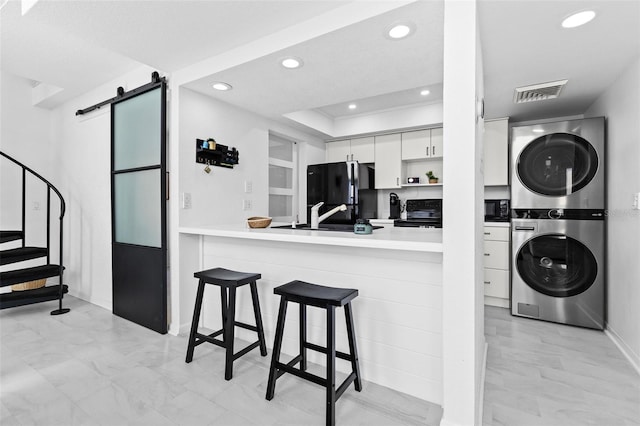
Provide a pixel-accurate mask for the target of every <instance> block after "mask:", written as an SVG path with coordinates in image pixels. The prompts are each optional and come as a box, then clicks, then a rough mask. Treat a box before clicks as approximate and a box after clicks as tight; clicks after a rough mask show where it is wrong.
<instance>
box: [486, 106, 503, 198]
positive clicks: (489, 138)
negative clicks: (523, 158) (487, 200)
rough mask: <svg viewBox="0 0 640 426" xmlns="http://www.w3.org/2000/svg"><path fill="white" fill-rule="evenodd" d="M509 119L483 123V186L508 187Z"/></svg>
mask: <svg viewBox="0 0 640 426" xmlns="http://www.w3.org/2000/svg"><path fill="white" fill-rule="evenodd" d="M508 152H509V119H508V118H501V119H498V120H492V121H485V122H484V184H485V186H490V185H503V186H506V185H509V158H508Z"/></svg>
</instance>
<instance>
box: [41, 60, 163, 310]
mask: <svg viewBox="0 0 640 426" xmlns="http://www.w3.org/2000/svg"><path fill="white" fill-rule="evenodd" d="M153 71H154V70H153V69H151V68H148V67H140V68H139V69H137V70H136V71H134V72H131V73H128V74H126V75H124V76H122V77H120V78H118V79H116V80H114V81H111V82H109V83H107V84H104V85H103V86H100V87H98V88H96V89H94V90H92V91H91V92H88V93H86V94H84V95H82V96H79V97H77V98H75V99H73V100H71V101H68V102H66V103H65V104H63V105H62V106H60V107H58V108H56V109H55V110H54V111H53V113H52V114H53V120H54V126H53V127H54V128H53V137H54V139H55V146H56V149H55V151H54V152H53V153H52V154H53V158H54V161H55V164H56V168H57V173H58V176H59V181H60V183H61V187H60V190H61V192H62V193H63V196H64V197H65V199H66V201H67V220H66V224H65V227H66V232H65V238H66V241H65V257H66V259H67V260H66V267H67V270H66V272H65V277H66V278H65V281H66V283H67V284H68V285H69V293H70V294H72V295H74V296H77V297H80V298H82V299H84V300H87V301H89V302H91V303H94V304H96V305H99V306H102V307H104V308H106V309H109V310H110V309H111V308H112V279H111V189H110V188H111V181H110V175H111V121H110V120H111V114H110V107H109V106H105V107H103V108H101V109H99V110H96V111H93V112H90V113H88V114H86V115H84V116H76V115H75V112H76V111H77V110H78V109H83V108H86V107H88V106H91V105H94V104H96V103H99V102H101V101H104V100H106V99H110V98H112V97H114V96H115V95H116V89H117V87H119V86H122V87H124V88H125V90H131V89H134V88H136V87H138V86H141V85H143V84H146V83H149V82H150V81H151V73H152V72H153Z"/></svg>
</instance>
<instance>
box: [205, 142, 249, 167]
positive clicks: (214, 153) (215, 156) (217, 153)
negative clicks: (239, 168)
mask: <svg viewBox="0 0 640 426" xmlns="http://www.w3.org/2000/svg"><path fill="white" fill-rule="evenodd" d="M239 156H240V152H239V151H238V150H237V149H235V148H229V147H228V146H226V145H222V144H219V143H216V141H215V139H213V138H209V139H207V140H204V139H196V163H201V164H207V165H209V166H219V167H226V168H228V169H233V166H234V165H236V164H238V157H239Z"/></svg>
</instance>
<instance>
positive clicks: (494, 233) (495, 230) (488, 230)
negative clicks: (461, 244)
mask: <svg viewBox="0 0 640 426" xmlns="http://www.w3.org/2000/svg"><path fill="white" fill-rule="evenodd" d="M510 234H511V228H507V227H497V226H485V227H484V240H485V241H506V242H509V235H510Z"/></svg>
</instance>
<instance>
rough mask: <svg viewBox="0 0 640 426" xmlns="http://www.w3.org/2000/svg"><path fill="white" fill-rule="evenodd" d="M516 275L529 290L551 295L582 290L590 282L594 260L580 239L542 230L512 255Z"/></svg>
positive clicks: (593, 279) (591, 281)
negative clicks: (514, 260)
mask: <svg viewBox="0 0 640 426" xmlns="http://www.w3.org/2000/svg"><path fill="white" fill-rule="evenodd" d="M516 256H517V257H516V268H517V270H518V274H519V275H520V278H521V279H522V280H523V281H524V282H525V283H526V284H527V285H528V286H529V287H531V288H532V289H533V290H535V291H537V292H539V293H542V294H546V295H547V296H553V297H570V296H575V295H577V294H580V293H583V292H584V291H586V290H587V289H588V288H589V287H591V285H592V284H593V283H594V281H595V279H596V276H597V273H598V264H597V262H596V259H595V257H594V255H593V254H592V253H591V251H590V250H589V249H588V248H587V247H586V246H585V245H584V244H582V243H581V242H580V241H578V240H575V239H573V238H571V237H568V236H566V235H564V234H545V235H540V236H537V237H534V238H531V239H530V240H528V241H527V242H525V243H524V244H523V245H522V246H521V247H520V249H519V250H518V253H517V255H516Z"/></svg>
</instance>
